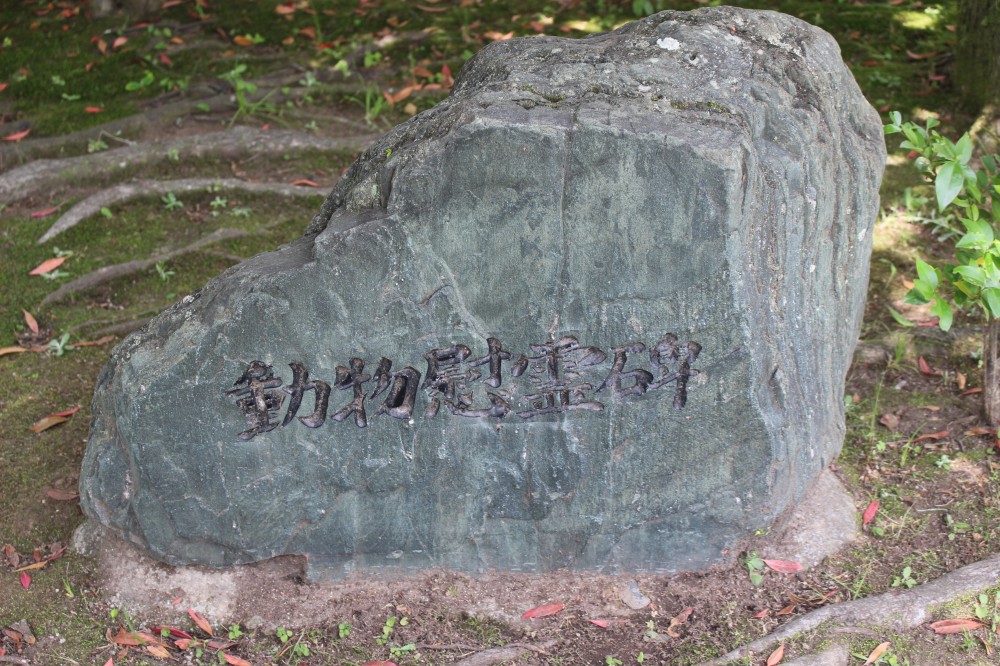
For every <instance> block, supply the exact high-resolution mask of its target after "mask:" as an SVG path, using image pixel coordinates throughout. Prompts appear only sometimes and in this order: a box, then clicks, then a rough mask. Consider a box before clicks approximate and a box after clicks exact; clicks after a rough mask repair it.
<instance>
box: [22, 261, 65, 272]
mask: <svg viewBox="0 0 1000 666" xmlns="http://www.w3.org/2000/svg"><path fill="white" fill-rule="evenodd" d="M64 261H66V257H52V258H51V259H46V260H45V261H43V262H42V263H40V264H38V265H37V266H35V267H34V268H32V269H31V270H30V271H28V275H42V274H43V273H51V272H52V271H54V270H55V269H57V268H59V267H60V266H62V265H63V262H64Z"/></svg>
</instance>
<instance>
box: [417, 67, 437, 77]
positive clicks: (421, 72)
mask: <svg viewBox="0 0 1000 666" xmlns="http://www.w3.org/2000/svg"><path fill="white" fill-rule="evenodd" d="M413 76H421V77H423V78H425V79H429V78H431V77H432V76H434V73H433V72H431V70H429V69H427V68H426V67H423V66H421V65H417V66H416V67H414V68H413Z"/></svg>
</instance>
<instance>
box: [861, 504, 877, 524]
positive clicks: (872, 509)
mask: <svg viewBox="0 0 1000 666" xmlns="http://www.w3.org/2000/svg"><path fill="white" fill-rule="evenodd" d="M876 513H878V500H872V501H871V504H869V505H868V508H867V509H865V512H864V513H863V514H862V515H861V526H862V527H865V526H867V525H868V523H870V522H872V519H873V518H875V514H876Z"/></svg>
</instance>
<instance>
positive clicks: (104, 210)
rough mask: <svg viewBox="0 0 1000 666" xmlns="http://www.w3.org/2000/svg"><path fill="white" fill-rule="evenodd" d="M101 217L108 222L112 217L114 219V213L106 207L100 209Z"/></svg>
mask: <svg viewBox="0 0 1000 666" xmlns="http://www.w3.org/2000/svg"><path fill="white" fill-rule="evenodd" d="M101 215H103V216H104V217H106V218H108V219H109V220H110V219H111V218H112V217H114V213H112V212H111V209H110V208H108V207H106V206H105V207H102V208H101Z"/></svg>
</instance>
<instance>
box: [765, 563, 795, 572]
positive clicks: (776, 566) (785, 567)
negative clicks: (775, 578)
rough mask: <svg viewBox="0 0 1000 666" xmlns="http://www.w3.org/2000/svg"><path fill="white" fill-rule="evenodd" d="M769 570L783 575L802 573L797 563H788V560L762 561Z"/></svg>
mask: <svg viewBox="0 0 1000 666" xmlns="http://www.w3.org/2000/svg"><path fill="white" fill-rule="evenodd" d="M764 564H766V565H767V566H768V567H769V568H771V569H773V570H774V571H777V572H778V573H783V574H793V573H798V572H799V571H802V565H801V564H799V563H798V562H789V561H788V560H764Z"/></svg>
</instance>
